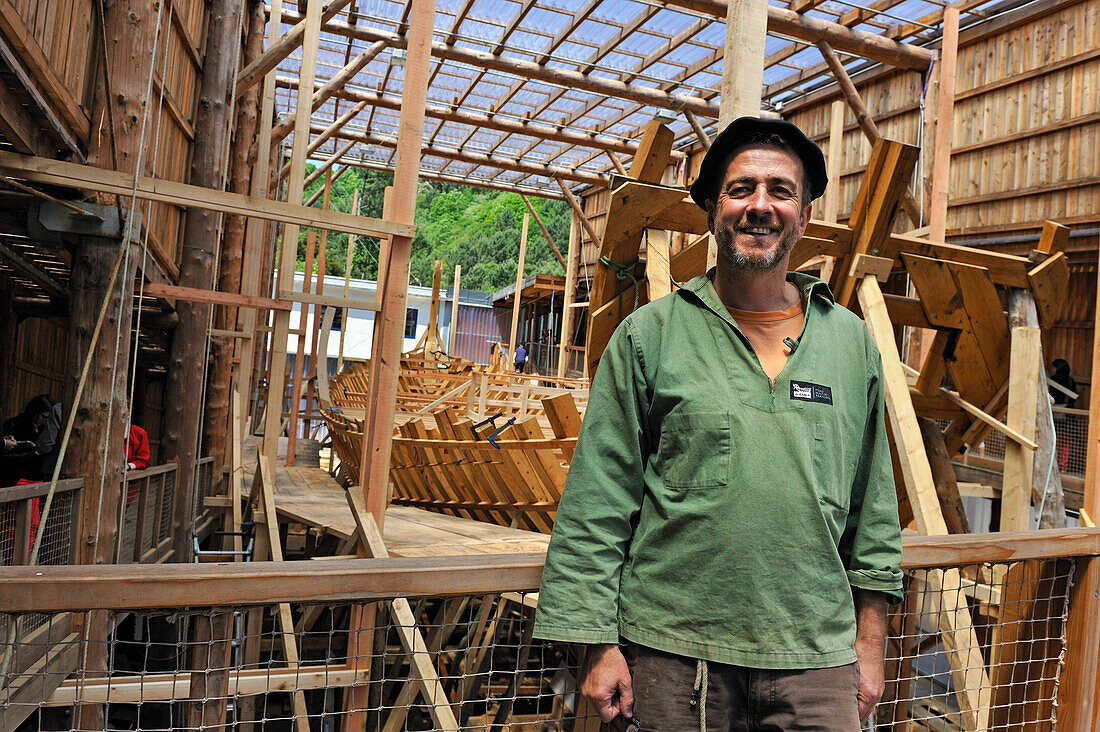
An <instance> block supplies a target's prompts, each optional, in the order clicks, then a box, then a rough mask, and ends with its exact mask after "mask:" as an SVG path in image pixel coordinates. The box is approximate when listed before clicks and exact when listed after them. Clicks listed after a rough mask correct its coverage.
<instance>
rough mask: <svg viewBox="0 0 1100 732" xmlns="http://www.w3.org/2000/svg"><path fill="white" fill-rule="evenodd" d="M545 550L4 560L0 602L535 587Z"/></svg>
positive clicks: (262, 600) (74, 606) (86, 603)
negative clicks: (215, 560) (272, 558)
mask: <svg viewBox="0 0 1100 732" xmlns="http://www.w3.org/2000/svg"><path fill="white" fill-rule="evenodd" d="M543 558H544V555H543V554H538V553H537V554H502V555H480V556H457V557H410V558H390V559H347V560H332V561H329V562H314V561H298V562H256V563H244V564H242V563H225V564H161V565H142V564H126V565H75V566H67V565H59V566H40V567H6V568H5V569H4V575H3V576H2V577H0V612H16V613H25V612H55V611H65V610H98V609H102V610H132V609H138V608H141V609H146V608H150V609H151V608H170V607H217V606H243V605H274V604H279V603H283V602H291V603H299V602H373V601H376V600H389V599H394V598H398V597H439V596H444V595H484V594H490V593H500V592H525V591H534V590H537V589H538V587H539V581H540V580H541V578H542V564H543Z"/></svg>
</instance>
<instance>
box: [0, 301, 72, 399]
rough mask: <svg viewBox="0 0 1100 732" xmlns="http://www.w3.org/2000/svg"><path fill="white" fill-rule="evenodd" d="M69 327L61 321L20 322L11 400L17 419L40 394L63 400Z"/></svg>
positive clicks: (17, 331)
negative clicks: (25, 406) (29, 402)
mask: <svg viewBox="0 0 1100 732" xmlns="http://www.w3.org/2000/svg"><path fill="white" fill-rule="evenodd" d="M68 349H69V324H68V322H67V321H65V320H62V319H60V318H27V319H25V320H21V321H19V325H18V326H17V330H16V337H15V377H14V379H12V382H11V386H10V388H11V390H12V391H11V394H10V395H9V397H8V399H7V400H6V401H7V404H8V409H9V411H11V414H5V415H4V416H3V419H7V418H8V417H13V416H15V415H16V414H18V413H19V412H20V411H22V409H23V405H24V404H26V403H27V401H28V400H30V398H31V397H34V396H36V395H38V394H49V395H50V398H51V399H53V400H54V401H58V400H59V399H61V393H62V390H63V389H64V388H65V374H66V369H67V362H66V359H67V358H68Z"/></svg>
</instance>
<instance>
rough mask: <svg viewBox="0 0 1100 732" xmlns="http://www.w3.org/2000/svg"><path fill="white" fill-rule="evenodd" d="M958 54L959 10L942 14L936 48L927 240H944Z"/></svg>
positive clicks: (952, 8)
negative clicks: (937, 64)
mask: <svg viewBox="0 0 1100 732" xmlns="http://www.w3.org/2000/svg"><path fill="white" fill-rule="evenodd" d="M958 52H959V9H958V8H955V7H951V6H948V7H946V8H944V11H943V40H942V45H941V46H940V69H939V94H938V95H937V99H936V113H935V118H936V130H935V142H934V143H933V144H932V201H931V209H930V210H929V212H928V216H929V218H928V239H929V240H930V241H944V239H945V238H946V236H947V195H948V188H949V184H950V178H949V177H948V173H949V172H950V166H951V138H952V136H953V134H954V131H955V121H954V120H955V64H956V61H957V59H958Z"/></svg>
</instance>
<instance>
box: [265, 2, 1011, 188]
mask: <svg viewBox="0 0 1100 732" xmlns="http://www.w3.org/2000/svg"><path fill="white" fill-rule="evenodd" d="M335 1H336V2H337V3H343V5H342V7H341V9H340V10H339V12H338V13H337V14H336V15H335V17H334V18H333V19H332V23H330V24H329V25H327V26H325V27H324V28H323V30H322V33H321V37H320V50H319V52H318V58H317V76H316V80H315V81H316V83H317V85H318V86H320V85H323V84H324V83H325V82H327V81H329V80H330V79H332V77H333V76H335V75H336V74H338V73H340V71H341V70H342V69H344V68H345V66H346V65H347V64H348V63H349V62H351V61H353V60H354V59H356V58H357V57H358V56H359V55H360V54H362V53H364V52H365V51H367V49H370V48H371V47H372V45H373V44H374V43H375V42H376V41H378V40H382V41H383V42H384V43H385V44H386V45H385V47H384V48H382V49H381V51H380V52H378V53H376V55H375V56H374V58H373V59H372V60H370V61H369V63H366V64H365V65H363V66H362V68H360V69H359V70H358V71H357V72H356V73H355V74H354V75H353V76H352V78H351V79H350V80H349V81H348V82H347V83H346V85H345V86H344V88H342V89H338V90H335V93H334V94H333V96H331V98H329V99H326V100H323V101H322V103H320V104H319V105H317V108H316V109H315V111H314V112H313V118H314V119H313V124H312V133H311V134H312V135H313V136H314V137H315V136H316V135H317V134H319V132H320V131H321V130H325V129H329V128H330V127H332V126H333V124H334V122H336V121H337V120H340V119H341V118H342V116H343V115H345V114H346V113H347V112H348V111H349V110H351V109H353V105H355V104H356V102H357V101H359V100H365V108H364V109H362V110H360V111H358V112H357V113H356V114H355V116H354V117H353V118H352V119H351V120H350V121H348V122H347V123H346V125H345V126H344V128H343V129H339V130H335V134H333V135H332V138H331V139H330V140H328V141H327V142H326V143H325V144H324V145H322V146H321V147H319V148H318V150H317V151H316V152H315V153H314V154H313V157H314V158H315V159H316V161H317V162H321V161H323V160H325V159H326V158H327V157H329V156H331V155H332V154H333V153H334V152H336V151H337V150H340V149H342V148H343V147H344V146H345V145H346V144H347V142H348V141H349V140H353V141H355V142H356V144H355V145H354V146H352V148H351V149H350V150H348V151H347V152H346V153H345V159H344V160H343V161H342V162H344V163H356V162H359V163H362V164H366V165H373V166H378V165H388V164H392V161H393V150H394V147H395V145H396V136H397V132H398V130H399V128H400V106H401V103H402V94H403V92H404V84H405V79H406V77H407V69H406V68H405V63H406V61H405V58H406V56H405V52H404V49H403V43H401V42H397V43H394V42H393V41H392V40H391V39H392V38H393V37H394V34H397V35H398V37H400V36H402V35H403V34H405V33H406V32H407V31H408V27H407V24H408V21H409V18H410V8H409V6H408V4H407V2H398V1H396V0H335ZM855 3H858V4H855ZM860 6H862V7H863V8H865V9H864V10H861V9H860ZM299 7H301V8H304V7H305V4H304V3H302V4H301V5H300V6H299V5H298V4H291V5H287V6H284V11H283V12H284V18H283V23H282V24H281V27H282V31H283V32H284V33H286V32H288V31H289V30H290V29H291V28H293V27H294V25H295V24H296V23H297V22H299V21H300V19H301V16H300V15H299V14H298V8H299ZM770 7H772V8H777V9H780V10H782V11H783V12H789V11H788V5H787V2H785V0H770ZM866 8H873V9H872V10H867V9H866ZM942 8H943V5H942V3H940V2H939V0H933V1H928V0H900V1H896V2H895V1H894V0H880V1H878V2H875V3H874V4H873V5H870V4H869V3H867V2H866V0H852V2H846V1H845V0H820V1H819V2H812V1H811V2H810V4H809V6H808V7H807V8H805V9H804V14H805V16H806V17H811V18H815V19H819V20H822V21H825V22H828V23H832V24H834V25H842V26H845V27H846V28H850V29H855V30H857V31H862V32H867V33H873V34H876V35H887V36H889V37H890V38H892V39H894V40H896V41H899V42H901V43H903V44H909V45H913V46H918V47H919V46H926V45H928V44H929V43H931V42H933V41H935V40H936V39H937V38H938V35H939V33H940V30H941V28H940V24H941V17H942ZM996 12H998V6H997V3H996V0H987V1H986V2H979V3H977V4H974V3H970V4H969V8H968V9H967V10H966V11H964V12H963V14H962V19H963V24H964V27H965V25H966V24H967V23H968V22H974V21H975V20H977V19H978V18H979V17H988V16H989V15H990V13H994V14H995V13H996ZM434 22H435V27H434V36H433V42H434V45H433V49H432V57H431V65H430V67H429V74H428V110H427V117H426V120H425V124H424V144H425V145H430V146H431V147H430V148H429V150H430V151H431V152H432V154H425V155H424V156H423V158H422V161H421V169H422V171H423V172H424V173H425V174H438V175H440V176H444V177H446V179H448V180H452V179H457V180H462V181H465V182H469V183H472V184H485V185H488V184H492V185H495V186H499V185H501V184H502V183H507V184H509V185H514V186H516V187H517V188H518V189H522V190H528V191H532V190H538V192H542V193H544V194H547V195H560V188H559V187H558V185H557V182H556V181H555V179H554V177H553V175H554V174H560V175H562V177H563V179H564V181H565V182H566V183H567V184H569V185H571V186H574V187H577V186H587V185H595V184H596V182H595V181H594V179H593V176H594V175H597V176H601V177H602V178H604V179H605V180H606V178H607V177H608V176H609V175H610V174H612V173H614V172H615V170H616V169H615V167H614V165H613V163H612V161H611V159H610V158H609V156H608V155H607V154H606V153H607V152H608V151H611V152H612V153H613V154H614V155H615V156H616V159H617V160H619V161H620V162H622V163H623V164H624V165H628V164H629V159H630V155H631V151H632V149H633V148H634V147H636V145H637V142H638V140H639V138H640V137H641V135H642V132H643V130H644V128H645V126H646V124H647V123H649V121H650V120H652V119H653V118H654V117H655V116H659V117H662V118H663V117H665V116H667V120H668V122H667V123H668V124H669V127H670V128H671V129H672V131H673V133H674V135H675V143H674V149H675V150H684V149H689V148H692V147H693V146H698V145H699V144H700V143H699V141H698V140H697V138H696V133H695V129H694V127H693V125H692V124H691V123H690V122H689V121H688V119H687V117H686V115H685V98H686V99H687V100H690V106H691V108H692V109H694V110H695V111H694V112H693V114H694V115H695V118H696V119H695V121H696V122H697V123H698V124H699V125H701V126H702V127H703V128H704V129H706V130H707V131H708V132H709V133H711V134H713V133H714V132H715V131H716V130H717V110H718V107H719V104H720V102H721V97H720V89H721V81H722V79H721V70H722V50H723V47H724V46H725V42H726V39H725V36H726V28H725V19H724V17H718V16H714V15H707V14H705V13H702V12H700V11H699V10H698V6H697V5H696V4H694V3H693V2H692V0H436V12H435V21H434ZM845 32H847V31H845ZM813 40H814V39H812V38H809V37H807V38H806V39H805V40H796V39H794V38H791V37H788V36H786V35H779V34H769V35H768V36H767V38H766V39H765V47H764V55H765V57H766V62H767V65H766V68H765V69H764V75H763V85H762V92H761V93H762V100H763V101H762V109H763V110H767V111H771V112H775V111H778V110H781V109H782V107H783V106H784V105H789V104H791V103H792V102H795V101H797V100H798V99H800V98H801V97H803V96H805V95H806V94H809V93H811V92H813V91H815V90H818V89H821V88H823V87H825V86H828V85H830V84H833V83H835V81H834V79H833V78H832V76H831V75H830V71H829V69H828V67H827V66H826V65H825V63H824V59H823V57H822V55H821V52H820V51H819V50H818V49H817V47H816V46H815V45H814V43H813ZM837 55H838V57H839V58H840V60H841V62H842V64H843V65H844V66H845V68H846V69H848V71H849V73H856V72H858V71H859V70H861V69H864V68H870V67H873V66H877V65H881V62H880V61H876V60H873V59H872V60H867V59H861V58H857V57H854V56H851V55H848V54H846V53H844V52H843V49H841V48H838V49H837ZM300 68H301V48H298V49H296V50H295V51H294V52H292V53H291V54H290V55H289V56H287V57H285V58H283V59H282V60H281V61H280V62H279V64H278V68H277V77H278V79H279V84H278V86H277V89H276V94H275V106H276V116H277V117H284V116H287V115H292V114H293V113H294V109H295V107H296V105H297V103H298V92H297V89H296V88H292V87H294V86H296V84H294V82H295V81H296V80H297V77H298V75H299V73H300ZM375 104H377V105H378V106H373V105H375ZM292 139H293V135H292V136H290V137H288V138H287V141H286V144H289V142H290V141H291V140H292ZM444 151H446V154H445V155H442V154H438V153H442V152H444ZM574 169H576V170H575V171H574ZM539 189H541V190H539Z"/></svg>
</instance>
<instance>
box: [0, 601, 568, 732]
mask: <svg viewBox="0 0 1100 732" xmlns="http://www.w3.org/2000/svg"><path fill="white" fill-rule="evenodd" d="M533 605H534V601H533V599H532V596H531V595H529V594H525V593H503V594H499V595H487V596H470V597H455V598H421V599H419V600H413V601H410V603H409V604H408V605H407V606H405V607H404V608H399V607H397V606H395V604H394V603H376V604H356V603H339V604H327V605H296V606H293V607H291V608H280V607H279V606H268V607H263V608H244V607H236V608H234V607H227V608H205V609H185V610H174V611H156V612H149V611H146V612H112V613H110V615H109V616H108V619H107V627H109V628H113V629H114V630H113V631H112V632H111V634H110V637H109V639H108V640H106V641H100V642H98V643H97V642H95V641H90V642H89V641H82V640H79V639H77V638H76V636H74V635H72V634H69V633H68V632H67V631H68V630H69V627H70V625H71V618H68V617H66V616H67V614H55V615H50V616H49V622H48V624H47V627H52V628H54V629H55V630H54V632H52V633H45V634H40V635H39V636H38V637H37V638H36V639H34V640H33V641H30V642H28V641H23V643H21V644H20V652H21V653H22V655H23V657H24V658H27V659H29V658H31V657H34V656H38V657H40V658H43V657H45V658H48V660H47V661H46V662H45V663H38V664H32V665H31V666H30V667H29V668H28V669H26V670H18V669H16V670H13V672H12V673H9V674H8V676H7V678H5V679H4V686H3V689H2V690H0V710H2V714H3V715H5V716H6V717H10V718H14V717H16V716H18V717H20V718H23V719H24V720H25V721H23V722H22V724H23V728H25V729H39V730H47V729H50V730H52V729H102V728H104V726H103V725H101V721H105V726H106V727H107V728H111V729H173V730H176V729H179V730H183V729H211V728H221V727H223V726H233V725H238V724H244V723H253V724H254V725H255V726H258V727H260V728H263V729H292V728H297V729H307V728H313V729H336V728H338V727H339V728H342V727H344V726H345V725H346V724H348V723H350V721H351V720H352V719H353V718H354V719H355V720H357V723H358V724H360V725H363V724H365V725H366V729H370V730H374V729H378V730H382V729H394V730H396V729H403V730H427V729H487V728H491V727H496V728H501V729H531V730H533V729H537V728H538V729H580V728H581V727H578V726H576V724H577V722H578V719H579V718H580V719H583V718H584V717H585V716H586V715H589V714H590V713H589V712H586V711H581V712H579V717H578V710H577V709H576V706H577V705H578V703H579V697H578V695H577V694H576V693H575V682H574V679H575V678H576V673H577V666H578V663H579V659H578V657H577V655H576V653H575V650H574V649H572V648H570V647H568V646H559V645H555V644H548V643H537V642H536V643H533V642H532V641H531V627H532V617H533ZM287 611H289V613H290V616H291V617H292V618H293V622H294V623H295V626H296V627H295V628H294V629H293V630H292V631H291V633H288V634H284V633H283V631H282V627H281V625H280V616H281V615H282V613H284V612H287ZM414 621H415V622H414ZM288 642H289V643H293V644H294V650H293V651H291V655H292V657H293V656H294V655H298V657H299V662H298V663H297V664H294V663H288V662H287V660H286V659H287V651H286V646H285V644H286V643H288ZM11 650H12V648H11V647H10V646H5V647H4V649H3V653H5V654H9V653H10V652H11ZM73 650H75V652H72V651H73ZM85 657H88V658H92V657H99V658H102V659H104V660H105V662H106V663H105V664H104V665H103V667H102V668H101V669H99V670H93V669H92V668H89V665H88V664H82V663H80V659H82V658H85ZM66 662H68V663H69V664H71V666H66V665H65V663H66ZM45 668H50V670H51V671H52V672H53V676H52V677H51V678H49V679H47V678H46V677H47V674H46V673H45V671H44V669H45ZM63 676H64V679H63V680H62V677H63ZM50 681H52V682H54V683H50ZM51 687H52V688H51ZM32 691H33V692H34V693H30V692H32ZM20 692H23V693H20ZM87 705H95V706H99V707H101V711H100V715H101V716H99V717H97V716H95V715H84V716H83V718H82V717H81V716H80V715H79V714H78V712H79V708H80V707H82V706H87ZM92 720H95V721H92ZM5 726H7V725H5ZM360 728H362V727H360Z"/></svg>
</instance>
